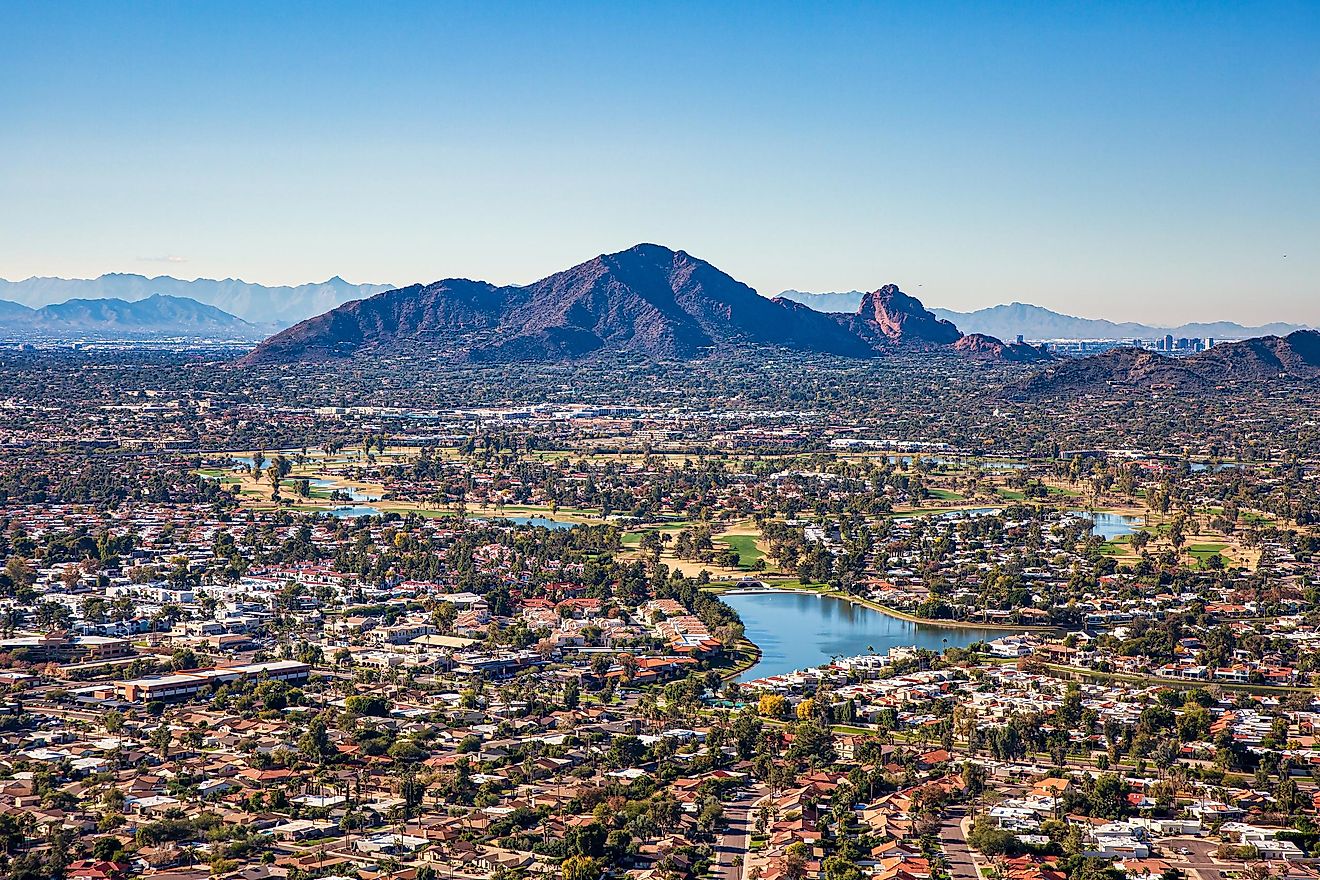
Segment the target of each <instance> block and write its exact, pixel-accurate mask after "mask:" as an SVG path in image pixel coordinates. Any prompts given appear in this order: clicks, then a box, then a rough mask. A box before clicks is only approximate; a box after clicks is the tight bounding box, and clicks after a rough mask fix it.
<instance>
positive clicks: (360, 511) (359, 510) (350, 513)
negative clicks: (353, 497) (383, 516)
mask: <svg viewBox="0 0 1320 880" xmlns="http://www.w3.org/2000/svg"><path fill="white" fill-rule="evenodd" d="M380 513H381V511H380V510H379V509H378V508H375V507H367V506H366V505H363V504H355V505H352V506H349V507H332V508H330V515H331V516H337V517H339V518H340V519H349V518H350V517H359V516H380Z"/></svg>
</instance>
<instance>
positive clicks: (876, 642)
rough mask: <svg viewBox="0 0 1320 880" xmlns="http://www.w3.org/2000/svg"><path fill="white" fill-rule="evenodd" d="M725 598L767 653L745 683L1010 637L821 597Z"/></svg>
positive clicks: (755, 595) (758, 595) (769, 594)
mask: <svg viewBox="0 0 1320 880" xmlns="http://www.w3.org/2000/svg"><path fill="white" fill-rule="evenodd" d="M721 598H722V599H723V600H724V601H725V602H727V603H728V604H729V605H730V606H732V607H733V608H734V609H735V610H736V611H737V612H738V614H739V616H741V617H742V622H743V629H744V632H745V633H746V635H747V638H749V639H751V640H752V641H753V642H755V643H756V644H757V646H758V647H760V649H761V660H760V662H758V663H757V664H756V665H755V666H753V667H752V668H751V669H749V670H747V672H745V673H743V674H742V675H741V676H740V677H739V681H750V680H752V679H754V678H762V677H764V676H767V675H779V674H782V673H785V672H792V671H794V670H796V669H810V668H813V667H816V666H820V665H821V664H822V663H828V662H829V661H830V658H832V657H856V656H859V655H861V654H869V653H876V654H884V653H887V652H888V651H889V649H890V648H896V647H900V646H909V645H915V646H917V647H919V648H929V649H930V650H932V651H942V650H943V649H945V648H949V647H962V646H964V645H970V644H971V643H972V642H976V641H980V640H982V639H995V638H999V637H1000V636H1004V635H1007V634H1008V633H1007V632H1005V631H996V630H985V629H975V628H962V627H959V628H956V629H954V628H947V627H938V626H928V625H926V624H920V623H911V622H909V621H906V620H900V619H898V618H897V617H890V616H889V615H888V614H882V613H880V612H879V611H873V610H872V609H870V608H867V607H865V606H863V605H854V604H852V603H851V602H845V601H844V600H842V599H836V598H833V597H830V596H822V595H820V594H818V593H789V592H767V593H729V594H726V595H724V596H722V597H721Z"/></svg>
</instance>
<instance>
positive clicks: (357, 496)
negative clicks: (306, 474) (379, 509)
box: [308, 479, 380, 501]
mask: <svg viewBox="0 0 1320 880" xmlns="http://www.w3.org/2000/svg"><path fill="white" fill-rule="evenodd" d="M308 482H309V483H311V484H312V486H314V487H315V488H317V489H328V490H330V491H331V492H333V491H335V490H336V489H338V490H339V491H340V492H345V493H347V494H348V498H349V500H350V501H379V500H380V498H378V497H377V496H375V495H368V494H367V493H366V492H363V491H362V490H361V489H354V488H352V487H351V486H344V485H342V484H340V483H336V482H335V481H334V480H322V479H315V480H308Z"/></svg>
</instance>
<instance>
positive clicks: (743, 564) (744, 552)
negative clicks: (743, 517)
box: [716, 535, 765, 568]
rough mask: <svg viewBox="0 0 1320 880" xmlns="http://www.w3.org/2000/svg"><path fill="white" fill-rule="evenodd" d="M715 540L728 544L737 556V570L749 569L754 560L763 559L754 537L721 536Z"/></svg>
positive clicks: (763, 556)
mask: <svg viewBox="0 0 1320 880" xmlns="http://www.w3.org/2000/svg"><path fill="white" fill-rule="evenodd" d="M716 540H719V541H723V542H724V543H725V544H728V545H729V549H731V550H733V551H734V552H735V553H737V554H738V567H739V568H750V567H751V565H752V563H754V562H755V561H756V560H758V559H763V558H765V553H763V552H762V551H761V548H760V547H757V546H756V535H721V536H720V537H719V538H717V539H716Z"/></svg>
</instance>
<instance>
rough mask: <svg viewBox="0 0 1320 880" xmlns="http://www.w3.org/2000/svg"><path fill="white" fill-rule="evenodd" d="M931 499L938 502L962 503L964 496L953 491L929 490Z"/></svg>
mask: <svg viewBox="0 0 1320 880" xmlns="http://www.w3.org/2000/svg"><path fill="white" fill-rule="evenodd" d="M927 492H928V494H929V495H930V497H931V498H934V499H935V500H937V501H962V500H963V496H962V495H959V494H958V493H957V492H954V491H953V490H952V489H928V490H927Z"/></svg>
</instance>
